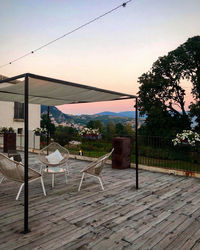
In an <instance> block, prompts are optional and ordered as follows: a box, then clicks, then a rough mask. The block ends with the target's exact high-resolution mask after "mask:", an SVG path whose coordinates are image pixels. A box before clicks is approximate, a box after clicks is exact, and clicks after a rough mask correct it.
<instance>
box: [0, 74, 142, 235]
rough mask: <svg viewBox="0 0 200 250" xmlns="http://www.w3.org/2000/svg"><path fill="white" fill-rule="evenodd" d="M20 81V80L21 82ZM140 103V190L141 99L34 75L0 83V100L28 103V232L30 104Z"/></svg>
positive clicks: (25, 146) (26, 187) (25, 202)
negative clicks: (139, 100) (130, 101)
mask: <svg viewBox="0 0 200 250" xmlns="http://www.w3.org/2000/svg"><path fill="white" fill-rule="evenodd" d="M19 79H20V81H16V80H19ZM125 99H135V100H136V104H135V107H136V116H135V124H136V125H135V136H136V140H135V154H136V189H138V138H137V135H138V131H137V130H138V102H137V96H135V95H129V94H125V93H120V92H115V91H110V90H105V89H100V88H95V87H91V86H87V85H82V84H77V83H72V82H68V81H63V80H58V79H53V78H49V77H44V76H39V75H35V74H31V73H25V74H21V75H17V76H14V77H11V78H7V79H4V80H1V81H0V101H8V102H21V103H24V109H25V111H24V231H23V232H24V233H28V232H29V225H28V218H29V216H28V212H29V211H28V209H29V204H28V201H29V194H28V165H29V161H28V129H29V128H28V121H29V106H28V104H29V103H32V104H43V105H47V106H57V105H62V104H74V103H91V102H101V101H114V100H125Z"/></svg>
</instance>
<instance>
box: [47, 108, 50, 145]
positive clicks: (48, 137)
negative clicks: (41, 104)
mask: <svg viewBox="0 0 200 250" xmlns="http://www.w3.org/2000/svg"><path fill="white" fill-rule="evenodd" d="M49 113H50V107H49V106H48V107H47V146H48V145H49V139H50V124H49V121H50V117H49Z"/></svg>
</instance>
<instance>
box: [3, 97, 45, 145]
mask: <svg viewBox="0 0 200 250" xmlns="http://www.w3.org/2000/svg"><path fill="white" fill-rule="evenodd" d="M40 109H41V106H40V105H37V104H29V147H30V148H34V147H35V148H37V149H39V148H40V137H38V136H36V138H35V139H34V134H33V129H35V128H38V127H40ZM0 127H13V128H14V129H15V130H17V129H18V128H23V129H24V121H23V120H15V119H14V102H2V101H0ZM18 137H19V136H17V145H18V146H19V143H22V146H23V141H24V140H23V138H18ZM22 137H23V136H22ZM1 143H2V142H1Z"/></svg>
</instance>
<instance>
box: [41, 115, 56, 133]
mask: <svg viewBox="0 0 200 250" xmlns="http://www.w3.org/2000/svg"><path fill="white" fill-rule="evenodd" d="M40 127H41V128H46V129H48V128H49V131H50V136H52V135H53V134H54V133H55V130H56V127H55V125H54V124H53V123H52V122H51V120H50V119H49V117H48V115H47V114H43V115H42V116H41V121H40Z"/></svg>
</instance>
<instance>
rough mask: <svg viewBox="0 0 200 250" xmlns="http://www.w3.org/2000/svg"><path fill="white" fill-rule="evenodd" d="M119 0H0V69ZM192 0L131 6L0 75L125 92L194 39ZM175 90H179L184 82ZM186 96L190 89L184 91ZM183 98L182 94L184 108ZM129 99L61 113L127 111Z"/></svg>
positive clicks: (139, 1)
mask: <svg viewBox="0 0 200 250" xmlns="http://www.w3.org/2000/svg"><path fill="white" fill-rule="evenodd" d="M123 2H124V1H121V0H109V1H108V0H84V1H83V0H42V1H41V0H34V1H27V0H18V1H17V0H0V17H1V22H0V28H1V36H0V40H1V43H0V44H1V46H0V65H3V64H5V63H8V62H9V61H12V60H14V59H15V58H17V57H19V56H22V55H24V54H26V53H27V52H30V51H32V50H34V49H36V48H37V47H40V46H41V45H43V44H45V43H47V42H49V41H51V40H53V39H55V38H56V37H59V36H60V35H63V34H64V33H66V32H68V31H70V30H72V29H74V28H76V27H77V26H80V25H81V24H83V23H85V22H87V21H89V20H91V19H93V18H95V17H97V16H99V15H101V14H103V13H104V12H106V11H108V10H110V9H112V8H114V7H116V6H118V5H119V4H122V3H123ZM199 13H200V1H199V0H166V1H160V0H135V1H132V2H130V3H129V4H128V5H127V7H126V8H120V9H118V10H117V11H116V12H114V13H112V14H110V15H108V16H106V17H104V18H103V19H101V20H99V21H97V22H95V23H93V24H91V25H89V26H87V27H85V28H84V29H81V30H79V31H77V32H76V33H73V34H72V35H70V36H67V37H65V38H64V39H62V40H59V41H57V42H56V43H54V44H52V45H50V46H48V47H46V48H44V49H43V50H41V51H38V52H37V53H35V54H33V55H31V56H28V57H26V58H24V59H22V60H20V61H18V62H16V63H13V64H11V65H8V66H6V67H3V68H0V74H2V75H6V76H14V75H18V74H21V73H25V72H31V73H34V74H39V75H44V76H49V77H54V78H58V79H63V80H67V81H72V82H77V83H82V84H86V85H90V86H95V87H99V88H105V89H110V90H114V91H119V92H125V93H129V94H136V93H137V92H138V86H139V85H138V83H137V79H138V77H139V76H140V75H141V74H142V73H145V72H147V71H148V70H149V69H150V68H151V65H152V63H153V62H154V61H156V59H157V58H158V57H159V56H163V55H166V54H167V52H169V51H171V50H173V49H175V48H176V47H177V46H179V45H180V44H181V43H184V42H185V41H186V40H187V39H188V38H189V37H192V36H195V35H199V33H200V22H199ZM183 85H184V86H185V85H187V82H184V83H183ZM186 90H187V92H188V93H189V92H190V85H189V86H186ZM189 98H191V97H190V95H189V94H188V100H187V101H188V102H189ZM133 104H134V102H133V100H131V101H116V102H107V103H93V104H84V105H78V104H75V105H64V106H62V107H60V108H61V109H62V111H64V112H66V113H69V114H81V113H84V114H86V113H87V114H93V113H98V112H101V111H105V110H109V111H116V112H119V111H124V110H131V109H133Z"/></svg>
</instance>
